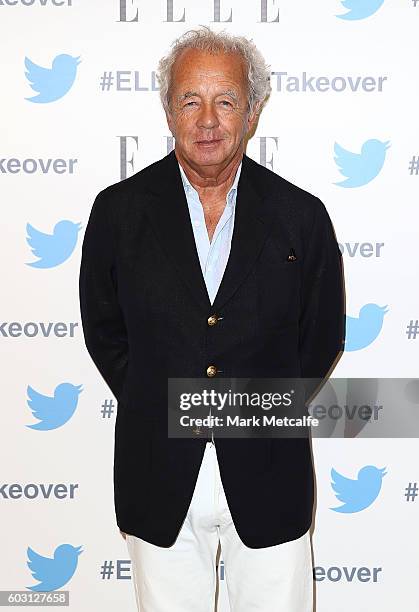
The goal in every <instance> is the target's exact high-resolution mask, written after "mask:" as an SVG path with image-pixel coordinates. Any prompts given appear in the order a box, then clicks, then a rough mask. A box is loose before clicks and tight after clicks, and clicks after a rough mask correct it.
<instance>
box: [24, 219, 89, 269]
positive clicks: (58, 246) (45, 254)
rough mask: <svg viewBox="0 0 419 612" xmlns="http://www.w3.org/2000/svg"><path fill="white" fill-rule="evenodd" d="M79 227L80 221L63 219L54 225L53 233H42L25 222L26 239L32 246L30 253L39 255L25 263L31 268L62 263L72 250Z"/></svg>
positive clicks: (51, 266)
mask: <svg viewBox="0 0 419 612" xmlns="http://www.w3.org/2000/svg"><path fill="white" fill-rule="evenodd" d="M81 228H82V225H81V223H73V222H72V221H67V220H64V221H59V222H58V223H57V224H56V225H55V227H54V232H53V234H44V232H40V231H39V230H37V229H36V228H34V227H33V225H31V224H30V223H27V224H26V231H27V232H28V237H27V238H26V241H27V243H28V244H29V246H30V247H32V248H31V251H32V253H33V254H34V255H35V256H36V257H39V259H38V261H33V262H27V265H28V266H32V267H33V268H53V267H54V266H58V265H59V264H62V263H63V261H65V260H66V259H68V258H69V257H70V255H71V253H72V252H73V251H74V248H75V246H76V244H77V234H78V232H79V231H80V230H81Z"/></svg>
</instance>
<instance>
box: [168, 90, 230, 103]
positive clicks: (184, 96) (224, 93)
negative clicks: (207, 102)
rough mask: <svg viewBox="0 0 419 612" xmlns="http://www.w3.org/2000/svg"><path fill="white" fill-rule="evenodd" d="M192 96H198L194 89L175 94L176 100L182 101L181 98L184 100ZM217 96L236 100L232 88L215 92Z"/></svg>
mask: <svg viewBox="0 0 419 612" xmlns="http://www.w3.org/2000/svg"><path fill="white" fill-rule="evenodd" d="M194 96H197V97H198V98H199V93H197V92H196V91H185V93H183V94H181V95H180V96H177V100H178V102H182V101H183V100H186V99H187V98H192V97H194ZM218 96H230V97H231V98H233V100H235V101H236V102H237V101H238V96H237V93H236V92H235V91H234V90H233V89H226V90H225V91H222V92H220V93H219V94H217V97H218Z"/></svg>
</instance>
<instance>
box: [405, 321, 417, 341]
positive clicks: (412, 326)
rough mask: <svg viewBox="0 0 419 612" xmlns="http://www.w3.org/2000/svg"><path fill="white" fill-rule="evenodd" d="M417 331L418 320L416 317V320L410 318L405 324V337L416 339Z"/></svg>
mask: <svg viewBox="0 0 419 612" xmlns="http://www.w3.org/2000/svg"><path fill="white" fill-rule="evenodd" d="M418 333H419V320H418V319H416V321H414V320H413V319H410V323H409V325H408V326H407V331H406V334H407V339H408V340H411V339H412V338H413V340H416V336H417V335H418Z"/></svg>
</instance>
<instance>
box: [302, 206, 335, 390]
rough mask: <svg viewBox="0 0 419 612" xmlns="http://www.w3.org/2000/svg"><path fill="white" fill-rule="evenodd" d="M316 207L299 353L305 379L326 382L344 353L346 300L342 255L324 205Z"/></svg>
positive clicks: (305, 272) (305, 263) (307, 257)
mask: <svg viewBox="0 0 419 612" xmlns="http://www.w3.org/2000/svg"><path fill="white" fill-rule="evenodd" d="M316 204H317V206H316V211H315V215H314V220H313V223H312V224H311V226H310V228H309V230H308V247H307V250H306V253H305V256H304V261H303V271H302V274H303V280H302V292H301V310H300V325H299V329H300V332H299V352H300V364H301V377H302V378H316V379H324V378H325V377H326V375H327V374H328V372H329V370H330V369H331V367H332V366H333V365H334V362H335V361H337V360H338V359H337V358H338V357H340V355H341V354H342V352H343V344H344V339H345V297H344V276H343V263H342V254H341V252H340V249H339V246H338V243H337V240H336V237H335V234H334V230H333V226H332V222H331V220H330V217H329V214H328V212H327V210H326V208H325V206H324V204H323V203H322V202H321V200H319V199H318V198H316Z"/></svg>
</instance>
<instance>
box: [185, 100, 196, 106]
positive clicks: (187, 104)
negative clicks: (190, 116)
mask: <svg viewBox="0 0 419 612" xmlns="http://www.w3.org/2000/svg"><path fill="white" fill-rule="evenodd" d="M191 104H197V102H194V101H193V100H191V101H190V102H186V104H184V106H191Z"/></svg>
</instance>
